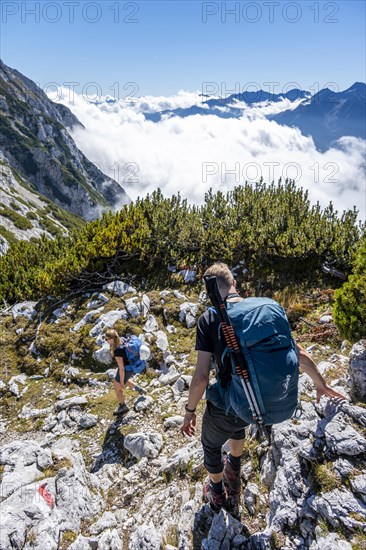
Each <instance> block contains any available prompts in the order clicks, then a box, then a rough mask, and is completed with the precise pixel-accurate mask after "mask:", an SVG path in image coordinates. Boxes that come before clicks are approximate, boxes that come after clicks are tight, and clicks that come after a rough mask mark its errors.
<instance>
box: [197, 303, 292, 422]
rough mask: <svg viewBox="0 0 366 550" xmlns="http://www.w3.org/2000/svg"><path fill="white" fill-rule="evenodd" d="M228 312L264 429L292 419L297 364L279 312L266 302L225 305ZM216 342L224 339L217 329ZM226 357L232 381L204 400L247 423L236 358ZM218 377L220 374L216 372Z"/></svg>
mask: <svg viewBox="0 0 366 550" xmlns="http://www.w3.org/2000/svg"><path fill="white" fill-rule="evenodd" d="M227 312H228V315H229V317H230V320H231V323H232V326H233V329H234V332H235V334H236V336H237V339H238V342H239V343H240V347H241V351H242V353H243V355H244V357H245V359H246V361H247V365H248V371H249V377H250V382H251V384H252V387H253V390H254V393H255V396H256V398H257V401H258V405H259V408H260V410H261V413H262V417H263V421H264V423H265V424H267V425H269V424H278V423H279V422H283V421H284V420H287V419H288V418H291V416H292V415H293V413H294V412H295V410H296V407H297V395H298V378H299V362H298V357H297V352H296V346H295V342H294V340H293V338H292V335H291V329H290V326H289V323H288V320H287V317H286V314H285V312H284V310H283V309H282V307H281V306H280V305H279V304H278V303H277V302H275V301H274V300H271V299H269V298H246V299H245V300H242V301H240V302H235V303H230V302H228V303H227ZM219 337H220V338H223V335H222V331H221V330H220V334H219ZM228 353H229V354H230V360H231V381H230V382H229V383H228V385H227V387H225V388H224V387H223V386H222V385H221V384H220V377H219V376H218V377H217V382H216V383H215V384H214V385H213V386H211V387H209V388H208V389H207V390H206V397H207V399H208V401H210V402H212V403H213V404H214V405H216V406H217V407H219V408H221V409H225V411H226V413H227V414H235V415H236V416H239V417H240V418H242V419H243V420H245V421H246V422H248V423H252V422H253V417H252V413H251V411H250V408H249V404H248V401H247V398H246V396H245V393H244V389H243V386H242V382H241V378H240V377H239V375H238V374H237V372H236V369H235V364H234V359H233V357H231V353H230V350H229V348H227V347H226V349H225V351H224V353H223V355H222V358H221V359H222V364H223V365H224V364H225V355H226V354H228ZM218 374H219V373H218Z"/></svg>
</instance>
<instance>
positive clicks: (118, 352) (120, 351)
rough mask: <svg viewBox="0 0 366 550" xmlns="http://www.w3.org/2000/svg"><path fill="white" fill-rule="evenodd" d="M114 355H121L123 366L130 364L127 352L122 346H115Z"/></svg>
mask: <svg viewBox="0 0 366 550" xmlns="http://www.w3.org/2000/svg"><path fill="white" fill-rule="evenodd" d="M114 356H115V357H122V359H123V363H124V366H126V365H129V364H130V362H129V360H128V359H127V354H126V350H125V348H124V346H117V347H116V349H115V350H114Z"/></svg>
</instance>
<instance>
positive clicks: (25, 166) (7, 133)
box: [0, 61, 130, 220]
mask: <svg viewBox="0 0 366 550" xmlns="http://www.w3.org/2000/svg"><path fill="white" fill-rule="evenodd" d="M77 124H80V123H79V121H78V120H77V118H76V117H75V116H74V115H73V114H72V113H71V112H70V110H69V109H68V108H67V107H65V106H63V105H58V104H56V103H53V102H52V101H51V100H49V99H48V97H47V96H46V94H45V93H44V92H43V91H42V90H41V89H40V88H39V87H38V86H37V85H36V84H35V83H34V82H32V81H31V80H30V79H28V78H27V77H25V76H24V75H22V74H21V73H19V72H18V71H16V70H15V69H11V68H10V67H7V66H6V65H5V64H4V63H3V62H2V61H0V149H1V151H2V153H3V155H4V156H5V157H6V159H7V161H8V162H9V164H10V165H11V166H12V167H13V168H15V170H16V171H17V172H18V173H19V174H20V175H21V176H22V177H23V178H25V179H26V180H27V181H28V182H29V183H30V185H31V186H32V187H33V188H34V189H35V190H36V191H38V192H39V193H42V194H43V195H44V196H46V197H48V198H49V199H51V200H52V201H53V202H54V203H56V204H57V205H59V206H61V207H63V208H65V209H66V210H68V211H70V212H72V213H73V214H77V215H78V216H81V217H83V218H85V219H88V220H89V219H93V218H96V217H98V216H99V215H100V213H101V211H102V210H103V209H115V208H117V207H119V206H121V205H123V204H126V203H128V202H129V200H130V199H129V198H128V196H127V194H126V192H125V190H124V189H123V188H122V187H121V186H120V185H119V184H118V183H117V182H116V181H114V180H112V179H111V178H109V177H108V176H106V175H105V174H103V173H102V172H101V171H100V170H99V169H98V168H97V167H96V166H95V165H94V164H92V163H91V162H90V161H89V160H88V159H87V158H86V157H85V156H84V155H83V154H82V153H81V151H79V149H78V148H77V147H76V145H75V143H74V141H73V139H72V138H71V136H70V135H69V133H68V132H67V128H72V127H73V126H75V125H77Z"/></svg>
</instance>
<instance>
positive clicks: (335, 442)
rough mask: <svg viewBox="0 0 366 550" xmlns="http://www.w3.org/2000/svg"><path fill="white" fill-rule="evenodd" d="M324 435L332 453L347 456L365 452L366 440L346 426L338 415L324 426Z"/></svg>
mask: <svg viewBox="0 0 366 550" xmlns="http://www.w3.org/2000/svg"><path fill="white" fill-rule="evenodd" d="M324 435H325V440H326V443H327V446H328V447H329V449H330V450H331V451H332V452H335V453H338V454H341V455H348V456H356V455H359V454H362V453H365V452H366V439H365V438H364V437H363V436H362V435H361V434H359V433H358V432H357V431H356V430H355V429H354V428H353V427H352V426H350V425H349V424H347V423H346V422H345V421H344V420H343V419H342V416H341V415H339V414H338V415H336V416H335V417H334V418H333V419H332V420H331V421H330V422H328V423H327V424H326V426H325V428H324Z"/></svg>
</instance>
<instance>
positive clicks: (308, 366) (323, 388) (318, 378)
mask: <svg viewBox="0 0 366 550" xmlns="http://www.w3.org/2000/svg"><path fill="white" fill-rule="evenodd" d="M296 349H297V353H298V357H299V364H300V368H301V370H303V371H304V372H305V373H306V374H308V375H309V376H310V378H311V379H312V381H313V382H314V384H315V387H316V400H317V402H318V403H319V401H320V398H321V396H322V395H327V396H328V397H337V398H338V399H346V397H345V396H344V395H342V394H341V393H339V392H337V391H335V390H333V388H331V387H330V386H329V385H328V384H327V383H326V381H325V380H324V378H323V376H322V375H321V374H320V372H319V371H318V369H317V366H316V364H315V363H314V361H313V360H312V358H311V356H310V355H309V354H308V352H307V351H305V350H304V348H303V347H301V346H300V345H299V344H296Z"/></svg>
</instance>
